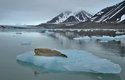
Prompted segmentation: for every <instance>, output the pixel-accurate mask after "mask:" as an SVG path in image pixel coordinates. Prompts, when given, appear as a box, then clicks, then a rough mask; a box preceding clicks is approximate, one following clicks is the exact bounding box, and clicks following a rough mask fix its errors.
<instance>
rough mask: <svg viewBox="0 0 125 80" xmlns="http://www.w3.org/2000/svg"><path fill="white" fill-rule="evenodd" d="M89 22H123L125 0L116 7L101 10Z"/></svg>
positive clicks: (124, 18)
mask: <svg viewBox="0 0 125 80" xmlns="http://www.w3.org/2000/svg"><path fill="white" fill-rule="evenodd" d="M91 21H95V22H106V23H120V22H125V0H124V1H122V2H121V3H118V4H116V5H113V6H110V7H107V8H104V9H102V10H101V11H99V12H98V13H97V14H95V15H94V16H93V17H92V18H91Z"/></svg>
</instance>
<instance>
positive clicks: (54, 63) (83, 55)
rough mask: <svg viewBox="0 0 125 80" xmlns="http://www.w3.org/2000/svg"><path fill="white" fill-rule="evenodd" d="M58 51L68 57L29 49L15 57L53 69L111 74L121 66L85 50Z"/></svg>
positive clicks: (119, 70) (119, 69)
mask: <svg viewBox="0 0 125 80" xmlns="http://www.w3.org/2000/svg"><path fill="white" fill-rule="evenodd" d="M60 52H62V53H64V54H65V55H67V56H68V58H62V57H45V56H34V52H33V51H30V52H27V53H23V54H20V55H18V56H17V57H16V59H17V60H19V61H22V62H26V63H31V64H33V65H36V66H39V67H44V68H46V69H48V70H54V71H76V72H93V73H113V74H115V73H120V72H121V67H120V66H119V65H118V64H115V63H113V62H111V61H110V60H107V59H103V58H99V57H97V56H95V55H93V54H91V53H89V52H86V51H82V50H60Z"/></svg>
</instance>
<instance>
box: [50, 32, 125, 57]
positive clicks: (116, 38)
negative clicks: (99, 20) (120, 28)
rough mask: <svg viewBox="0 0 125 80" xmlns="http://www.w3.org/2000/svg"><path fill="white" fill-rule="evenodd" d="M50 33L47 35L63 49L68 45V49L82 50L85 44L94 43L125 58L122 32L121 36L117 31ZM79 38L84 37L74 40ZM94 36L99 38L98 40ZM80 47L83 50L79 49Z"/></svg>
mask: <svg viewBox="0 0 125 80" xmlns="http://www.w3.org/2000/svg"><path fill="white" fill-rule="evenodd" d="M51 32H54V34H49V35H48V36H49V37H52V38H54V39H57V40H59V41H60V44H61V45H62V46H64V47H67V46H68V45H70V48H78V49H84V47H85V45H86V44H89V43H90V44H91V43H94V44H97V45H100V47H101V48H103V49H104V50H106V51H109V52H112V53H114V54H115V55H117V56H120V57H125V35H124V33H123V32H121V33H123V34H118V33H117V31H89V32H87V31H65V32H64V31H58V30H57V31H51ZM119 33H120V32H119ZM105 35H108V36H106V38H105V37H104V38H101V36H105ZM109 35H110V36H109ZM80 36H83V37H84V36H85V37H84V38H82V39H78V40H74V38H75V37H80ZM92 36H94V38H92ZM96 36H99V39H98V37H96ZM100 38H101V40H100ZM73 44H74V45H73ZM80 46H81V47H83V48H80ZM89 47H90V46H89ZM67 48H68V47H67ZM96 48H98V47H96ZM97 52H98V51H97Z"/></svg>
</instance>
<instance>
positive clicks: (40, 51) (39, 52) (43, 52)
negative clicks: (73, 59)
mask: <svg viewBox="0 0 125 80" xmlns="http://www.w3.org/2000/svg"><path fill="white" fill-rule="evenodd" d="M34 53H35V56H59V57H65V58H67V56H66V55H65V54H62V53H61V52H59V51H57V50H52V49H48V48H36V49H34Z"/></svg>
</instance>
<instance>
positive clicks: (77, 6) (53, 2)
mask: <svg viewBox="0 0 125 80" xmlns="http://www.w3.org/2000/svg"><path fill="white" fill-rule="evenodd" d="M121 1H123V0H0V24H11V25H13V24H39V23H42V22H46V21H48V20H50V19H51V18H53V17H55V16H56V15H58V14H59V13H61V12H63V11H66V10H72V11H76V10H85V11H87V12H89V13H90V14H95V13H97V12H98V11H100V10H101V9H103V8H105V7H107V6H111V5H114V4H116V3H119V2H121Z"/></svg>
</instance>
